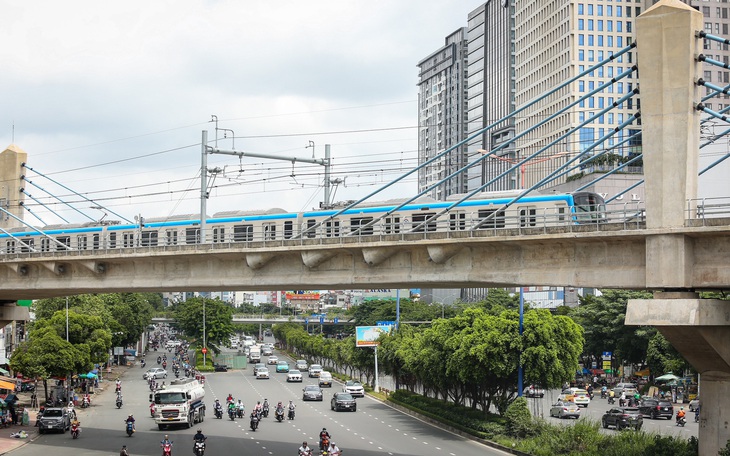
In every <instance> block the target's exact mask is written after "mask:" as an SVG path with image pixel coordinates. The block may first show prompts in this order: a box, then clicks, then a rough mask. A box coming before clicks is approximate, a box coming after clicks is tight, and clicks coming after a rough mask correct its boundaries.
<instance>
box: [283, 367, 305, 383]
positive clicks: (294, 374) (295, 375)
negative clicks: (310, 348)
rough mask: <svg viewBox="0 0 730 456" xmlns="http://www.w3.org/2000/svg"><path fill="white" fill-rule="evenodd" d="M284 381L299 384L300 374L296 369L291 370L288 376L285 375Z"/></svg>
mask: <svg viewBox="0 0 730 456" xmlns="http://www.w3.org/2000/svg"><path fill="white" fill-rule="evenodd" d="M286 381H287V382H301V381H302V373H301V372H300V371H298V370H296V369H291V370H290V371H289V373H288V374H286Z"/></svg>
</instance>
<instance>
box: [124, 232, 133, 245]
mask: <svg viewBox="0 0 730 456" xmlns="http://www.w3.org/2000/svg"><path fill="white" fill-rule="evenodd" d="M122 247H134V233H131V232H127V233H122Z"/></svg>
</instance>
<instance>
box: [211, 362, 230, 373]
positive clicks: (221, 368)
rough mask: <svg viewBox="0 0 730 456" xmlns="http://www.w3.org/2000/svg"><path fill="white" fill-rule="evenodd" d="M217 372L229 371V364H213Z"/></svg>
mask: <svg viewBox="0 0 730 456" xmlns="http://www.w3.org/2000/svg"><path fill="white" fill-rule="evenodd" d="M213 367H214V368H215V371H216V372H228V366H226V365H225V364H213Z"/></svg>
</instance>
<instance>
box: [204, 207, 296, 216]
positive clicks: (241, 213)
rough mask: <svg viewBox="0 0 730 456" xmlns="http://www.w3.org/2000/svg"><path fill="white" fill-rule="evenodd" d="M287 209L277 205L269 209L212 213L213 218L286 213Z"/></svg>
mask: <svg viewBox="0 0 730 456" xmlns="http://www.w3.org/2000/svg"><path fill="white" fill-rule="evenodd" d="M286 213H287V211H285V210H284V209H281V208H278V207H272V208H271V209H254V210H250V211H221V212H216V213H215V214H213V218H224V217H250V216H253V215H270V214H286Z"/></svg>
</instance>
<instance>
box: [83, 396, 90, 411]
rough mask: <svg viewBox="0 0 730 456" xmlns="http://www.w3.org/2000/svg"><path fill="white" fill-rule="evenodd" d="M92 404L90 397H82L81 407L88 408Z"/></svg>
mask: <svg viewBox="0 0 730 456" xmlns="http://www.w3.org/2000/svg"><path fill="white" fill-rule="evenodd" d="M90 405H91V402H89V398H88V397H86V396H84V398H83V399H81V408H86V407H88V406H90Z"/></svg>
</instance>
